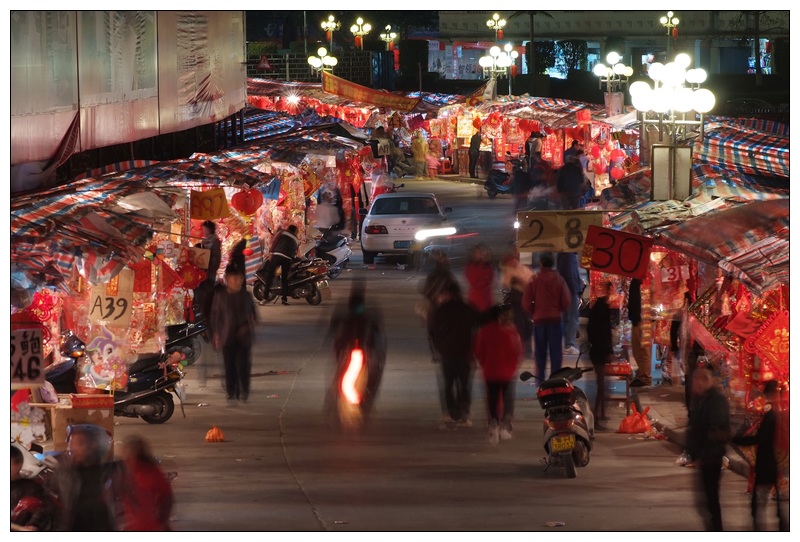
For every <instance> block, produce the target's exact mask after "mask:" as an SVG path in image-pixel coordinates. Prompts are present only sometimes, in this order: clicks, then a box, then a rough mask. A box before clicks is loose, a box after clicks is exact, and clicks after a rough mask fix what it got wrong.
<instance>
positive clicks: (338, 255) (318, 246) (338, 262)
mask: <svg viewBox="0 0 800 542" xmlns="http://www.w3.org/2000/svg"><path fill="white" fill-rule="evenodd" d="M307 233H308V236H309V237H310V238H313V239H314V244H313V245H311V246H310V247H309V248H308V249H307V250H305V251H304V250H303V248H301V253H302V254H303V256H304V257H305V258H308V259H313V258H322V259H324V260H325V261H327V262H328V276H329V277H330V278H332V279H335V278H336V277H338V276H339V275H340V274H341V273H342V269H344V268H345V267H347V263H348V262H349V261H350V256H352V254H353V250H352V249H351V248H350V238H349V237H347V236H346V235H343V234H341V233H338V232H335V231H333V230H331V229H330V228H326V229H322V230H318V229H316V228H309V229H308V231H307Z"/></svg>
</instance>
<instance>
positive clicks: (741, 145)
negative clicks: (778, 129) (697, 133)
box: [695, 122, 789, 178]
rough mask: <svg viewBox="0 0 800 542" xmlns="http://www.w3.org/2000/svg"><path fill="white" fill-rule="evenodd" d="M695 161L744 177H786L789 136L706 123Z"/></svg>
mask: <svg viewBox="0 0 800 542" xmlns="http://www.w3.org/2000/svg"><path fill="white" fill-rule="evenodd" d="M695 160H697V161H700V162H705V163H708V164H713V165H716V166H720V167H723V168H725V169H728V170H730V171H738V172H740V173H744V174H747V175H764V176H768V177H786V178H788V177H789V138H788V136H783V135H777V134H770V133H765V132H759V131H756V130H752V129H749V128H746V127H744V126H732V125H730V124H729V123H727V122H726V123H708V124H707V125H706V133H705V137H704V138H703V140H702V141H701V142H700V144H699V148H696V151H695Z"/></svg>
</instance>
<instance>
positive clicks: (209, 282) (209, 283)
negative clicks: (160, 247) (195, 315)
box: [193, 220, 222, 318]
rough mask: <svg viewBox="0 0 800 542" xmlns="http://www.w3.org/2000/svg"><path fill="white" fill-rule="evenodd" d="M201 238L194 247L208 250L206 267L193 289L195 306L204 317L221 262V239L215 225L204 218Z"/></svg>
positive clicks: (209, 305)
mask: <svg viewBox="0 0 800 542" xmlns="http://www.w3.org/2000/svg"><path fill="white" fill-rule="evenodd" d="M202 229H203V240H202V241H200V242H199V243H197V244H196V245H195V248H202V249H205V250H208V251H210V254H209V257H208V267H206V270H205V272H206V278H205V280H203V282H201V283H200V285H199V286H198V287H197V288H195V289H194V300H193V303H194V305H195V307H196V308H197V309H199V310H201V311H202V313H203V314H204V315H205V317H206V318H208V313H209V311H210V310H211V301H212V298H213V296H214V285H215V284H216V283H217V272H218V271H219V266H220V263H221V262H222V241H220V240H219V237H217V225H216V224H215V223H214V222H212V221H210V220H206V221H204V222H203V226H202Z"/></svg>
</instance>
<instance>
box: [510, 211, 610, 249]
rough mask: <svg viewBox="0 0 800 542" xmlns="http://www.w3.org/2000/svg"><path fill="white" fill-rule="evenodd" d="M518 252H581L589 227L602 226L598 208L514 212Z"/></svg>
mask: <svg viewBox="0 0 800 542" xmlns="http://www.w3.org/2000/svg"><path fill="white" fill-rule="evenodd" d="M517 220H518V221H519V230H517V250H519V251H520V252H544V251H552V252H582V251H583V243H584V240H585V239H586V231H587V228H588V227H589V226H592V225H594V226H602V224H603V213H602V211H523V212H520V213H517Z"/></svg>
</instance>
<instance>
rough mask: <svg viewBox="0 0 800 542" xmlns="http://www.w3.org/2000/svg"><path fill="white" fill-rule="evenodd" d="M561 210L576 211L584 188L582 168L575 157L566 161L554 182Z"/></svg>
mask: <svg viewBox="0 0 800 542" xmlns="http://www.w3.org/2000/svg"><path fill="white" fill-rule="evenodd" d="M556 188H557V190H558V194H559V196H560V197H561V208H562V209H577V208H578V205H579V203H580V199H581V191H582V190H583V188H584V176H583V168H582V167H581V163H580V161H579V159H578V156H577V155H573V156H571V157H569V158H568V159H567V161H566V162H565V163H564V165H563V166H561V169H560V170H559V172H558V181H557V182H556Z"/></svg>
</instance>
